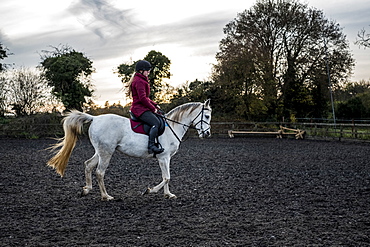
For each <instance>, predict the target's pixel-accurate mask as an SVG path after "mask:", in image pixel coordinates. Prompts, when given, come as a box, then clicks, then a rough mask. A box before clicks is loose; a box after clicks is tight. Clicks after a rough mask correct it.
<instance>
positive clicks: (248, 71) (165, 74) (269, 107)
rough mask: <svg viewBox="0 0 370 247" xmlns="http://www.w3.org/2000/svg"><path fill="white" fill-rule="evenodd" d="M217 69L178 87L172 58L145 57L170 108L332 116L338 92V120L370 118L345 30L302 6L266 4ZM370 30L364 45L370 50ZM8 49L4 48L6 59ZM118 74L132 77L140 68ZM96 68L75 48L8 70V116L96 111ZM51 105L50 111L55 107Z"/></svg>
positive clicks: (226, 45)
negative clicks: (208, 104)
mask: <svg viewBox="0 0 370 247" xmlns="http://www.w3.org/2000/svg"><path fill="white" fill-rule="evenodd" d="M223 31H224V34H225V36H224V38H223V39H222V40H221V41H220V43H219V51H218V53H217V54H216V60H217V63H216V64H215V65H214V66H213V70H212V73H211V77H210V78H209V80H207V81H199V80H195V81H193V82H186V83H185V84H183V85H181V86H180V87H177V88H173V87H172V86H171V85H169V84H168V83H167V82H166V80H165V79H166V78H170V77H171V73H170V65H171V60H170V59H169V58H168V57H166V56H165V55H164V54H162V53H161V52H159V51H154V50H153V51H149V53H148V54H147V55H146V56H145V57H144V58H142V59H145V60H147V61H149V62H150V63H151V64H152V65H153V69H152V72H151V73H150V78H149V80H150V82H151V90H152V91H151V97H152V99H154V100H156V101H159V102H160V103H162V104H163V107H162V108H164V109H170V108H172V107H174V106H177V105H179V104H182V103H185V102H189V101H204V100H205V99H208V98H210V99H211V100H212V106H213V108H214V110H215V111H214V115H215V116H216V118H217V119H222V120H227V119H232V120H236V119H240V120H253V121H262V120H263V121H265V120H279V121H280V120H282V119H285V120H289V119H296V118H330V117H333V116H332V111H331V103H332V102H331V100H330V92H332V94H333V96H334V99H335V102H334V103H335V111H336V117H338V118H369V117H370V86H369V85H370V82H368V81H360V82H349V78H350V75H351V73H352V70H353V67H354V59H353V57H352V54H351V52H350V50H349V42H348V40H347V39H346V36H345V35H344V34H343V32H342V28H341V27H340V25H339V24H338V23H336V22H335V21H332V20H329V19H327V18H326V17H325V15H324V13H323V12H322V11H321V10H318V9H316V8H313V7H310V6H308V5H307V4H304V3H301V2H300V1H297V0H259V1H257V2H256V3H255V4H254V5H253V6H252V7H251V8H250V9H248V10H245V11H243V12H241V13H239V14H238V15H237V16H236V18H235V19H234V20H232V21H230V22H229V23H228V24H227V25H226V26H225V28H224V30H223ZM369 43H370V42H369V35H368V34H366V32H365V30H361V31H360V32H359V34H358V40H356V44H358V45H360V46H363V47H365V48H366V47H367V48H368V47H369ZM7 52H8V50H7V49H5V48H4V47H3V46H2V44H1V43H0V59H4V58H6V57H7V54H8V53H7ZM136 62H137V61H133V62H131V63H122V64H120V65H118V66H117V68H116V73H117V75H118V76H119V77H120V78H121V80H122V83H123V84H124V85H126V82H127V81H128V80H129V79H130V77H131V75H132V73H133V72H134V67H135V63H136ZM92 64H93V62H92V61H91V60H90V59H89V58H87V56H86V55H85V54H83V53H81V52H78V51H76V50H74V49H73V48H71V47H68V46H62V47H53V50H52V51H43V53H42V56H41V63H40V66H39V68H38V71H31V70H27V69H24V68H22V69H19V70H12V71H6V66H4V64H3V65H1V64H0V70H5V72H3V73H1V77H0V90H1V91H0V92H1V93H0V115H4V114H5V113H6V112H7V111H9V110H12V111H13V112H15V113H16V114H17V115H30V114H34V113H35V112H37V111H39V110H40V109H42V108H43V107H44V108H45V109H49V110H50V107H51V108H54V109H56V108H60V107H63V106H64V107H65V108H66V109H79V110H82V109H83V108H84V107H87V106H89V105H90V107H91V105H93V101H92V100H91V97H92V96H93V92H94V90H93V85H92V83H91V74H92V73H93V72H94V68H93V65H92ZM47 107H48V108H47Z"/></svg>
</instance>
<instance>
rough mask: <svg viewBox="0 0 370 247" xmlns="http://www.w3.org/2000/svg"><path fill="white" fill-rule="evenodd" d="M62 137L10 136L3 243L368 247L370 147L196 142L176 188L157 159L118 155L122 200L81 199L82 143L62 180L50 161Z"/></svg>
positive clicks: (0, 180) (178, 164) (182, 160)
mask: <svg viewBox="0 0 370 247" xmlns="http://www.w3.org/2000/svg"><path fill="white" fill-rule="evenodd" d="M53 143H55V141H54V140H50V139H41V140H23V139H0V162H1V163H0V164H1V166H0V167H1V172H0V200H1V209H0V216H1V223H0V246H370V166H369V150H370V144H366V143H353V142H337V141H314V140H293V139H274V138H234V139H226V138H224V139H222V138H214V139H207V140H199V139H192V138H190V139H189V140H187V141H186V142H184V143H183V144H182V145H181V147H180V150H179V152H178V154H176V155H175V157H174V158H173V160H172V165H171V175H172V180H171V183H170V189H171V192H172V193H174V194H176V195H177V196H178V198H177V199H173V200H172V199H171V200H170V199H165V198H164V197H163V194H162V191H161V193H158V194H150V195H145V196H142V195H141V193H142V192H143V191H144V190H145V189H146V188H147V187H148V186H153V185H156V184H158V183H159V182H160V181H161V175H160V169H159V167H158V165H157V163H156V161H155V160H143V159H135V158H129V157H126V156H124V155H121V154H119V153H116V154H115V155H114V156H113V158H112V161H111V164H110V166H109V168H108V171H107V174H106V180H105V181H106V187H107V190H108V193H109V194H110V195H112V196H114V197H115V198H116V200H114V201H109V202H106V201H101V200H100V193H99V189H98V187H97V182H96V180H95V176H94V183H93V185H94V190H93V191H92V192H91V193H90V194H89V195H88V196H86V197H80V193H81V191H82V186H84V170H83V162H84V161H85V160H86V159H88V158H90V156H92V155H93V149H92V146H91V145H90V143H89V141H88V139H86V138H82V139H81V140H80V141H78V143H77V146H76V148H75V150H74V152H73V154H72V157H71V160H70V163H69V166H68V168H67V171H66V175H65V177H64V178H60V177H59V176H58V175H57V174H56V173H55V172H54V170H52V169H51V168H49V167H47V166H46V165H45V163H46V161H47V160H48V159H49V158H50V157H51V154H50V153H49V152H48V151H45V150H44V149H45V148H47V147H48V146H49V145H50V144H53Z"/></svg>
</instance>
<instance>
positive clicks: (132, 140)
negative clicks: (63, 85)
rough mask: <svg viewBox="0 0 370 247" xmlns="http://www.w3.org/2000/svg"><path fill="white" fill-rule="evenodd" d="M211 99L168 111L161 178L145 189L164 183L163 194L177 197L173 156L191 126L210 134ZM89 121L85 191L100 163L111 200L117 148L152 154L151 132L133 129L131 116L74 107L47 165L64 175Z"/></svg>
mask: <svg viewBox="0 0 370 247" xmlns="http://www.w3.org/2000/svg"><path fill="white" fill-rule="evenodd" d="M211 113H212V110H211V107H210V101H209V100H207V101H206V102H205V103H187V104H183V105H180V106H178V107H176V108H174V109H173V110H171V111H170V112H169V113H168V114H166V115H165V119H166V121H167V126H166V128H165V131H164V133H163V134H162V135H161V136H159V139H158V140H159V142H160V143H161V145H162V147H163V148H164V150H165V151H164V152H163V153H161V154H157V155H156V158H157V159H158V161H159V166H160V168H161V170H162V178H163V180H162V182H161V183H160V184H158V185H157V186H155V187H153V188H148V189H147V191H146V192H145V193H155V192H158V191H159V190H160V189H161V188H162V187H164V195H165V197H168V198H175V197H176V196H175V195H174V194H172V193H171V192H170V190H169V186H168V184H169V181H170V159H171V157H172V156H173V155H174V154H175V153H176V152H177V150H178V148H179V146H180V143H181V139H182V137H183V136H184V135H185V133H186V132H187V130H188V129H189V127H191V126H193V127H194V128H195V129H196V130H197V131H198V135H199V137H200V138H204V137H209V136H210V135H211V132H210V128H211V126H210V122H211ZM88 122H90V123H91V125H90V127H89V137H90V141H91V144H92V145H93V146H94V149H95V154H94V156H93V157H92V158H90V159H89V160H87V161H85V176H86V186H85V187H83V192H82V194H83V195H87V194H88V193H89V192H90V190H91V189H92V174H91V172H92V170H93V169H94V168H95V167H96V166H97V169H96V176H97V180H98V183H99V188H100V193H101V197H102V200H112V199H113V197H112V196H110V195H108V193H107V191H106V189H105V186H104V174H105V171H106V169H107V167H108V165H109V162H110V159H111V157H112V155H113V153H114V151H115V150H118V151H120V152H122V153H124V154H126V155H128V156H133V157H140V158H153V154H149V153H148V136H147V135H144V134H138V133H135V132H134V131H132V129H131V126H130V120H129V119H128V118H125V117H121V116H118V115H115V114H104V115H100V116H92V115H89V114H87V113H82V112H79V111H72V112H70V113H69V114H68V116H67V117H65V118H64V119H63V129H64V137H63V138H62V139H61V141H60V142H59V143H57V144H56V145H54V148H57V147H61V149H60V150H59V152H58V153H57V154H56V155H55V156H54V157H53V158H51V159H50V160H49V161H48V163H47V164H48V165H49V166H51V167H53V168H55V169H56V171H57V173H59V174H60V175H61V176H63V175H64V172H65V169H66V167H67V163H68V160H69V157H70V156H71V153H72V150H73V148H74V146H75V144H76V141H77V136H78V134H81V131H82V127H83V124H84V123H88Z"/></svg>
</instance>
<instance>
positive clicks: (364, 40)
mask: <svg viewBox="0 0 370 247" xmlns="http://www.w3.org/2000/svg"><path fill="white" fill-rule="evenodd" d="M357 37H358V39H357V40H356V42H355V44H356V45H360V46H363V47H365V48H370V34H369V33H366V31H365V29H361V31H359V32H358V34H357Z"/></svg>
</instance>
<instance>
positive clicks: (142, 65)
mask: <svg viewBox="0 0 370 247" xmlns="http://www.w3.org/2000/svg"><path fill="white" fill-rule="evenodd" d="M151 68H152V65H151V64H150V63H149V62H148V61H146V60H140V61H139V62H137V63H136V67H135V70H136V71H140V70H144V71H148V70H151Z"/></svg>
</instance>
